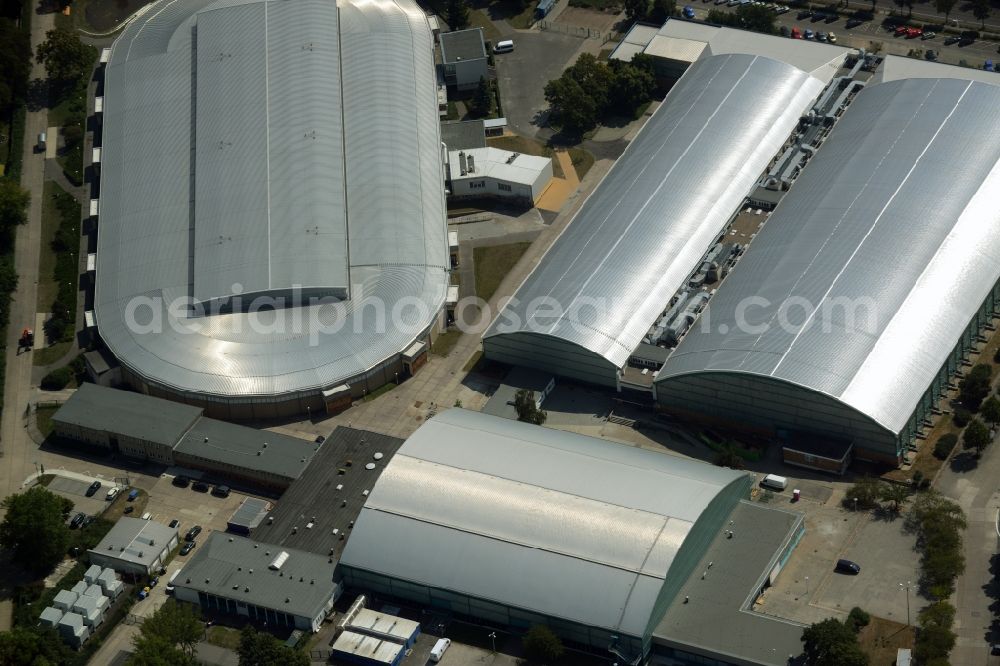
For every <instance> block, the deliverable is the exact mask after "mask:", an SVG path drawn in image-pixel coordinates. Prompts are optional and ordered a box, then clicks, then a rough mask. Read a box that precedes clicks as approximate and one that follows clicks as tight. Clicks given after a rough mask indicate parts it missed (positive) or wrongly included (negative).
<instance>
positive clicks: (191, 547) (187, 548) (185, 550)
mask: <svg viewBox="0 0 1000 666" xmlns="http://www.w3.org/2000/svg"><path fill="white" fill-rule="evenodd" d="M192 550H194V541H188V542H187V543H186V544H184V545H183V546H181V552H180V554H181V555H187V554H188V553H190V552H191V551H192Z"/></svg>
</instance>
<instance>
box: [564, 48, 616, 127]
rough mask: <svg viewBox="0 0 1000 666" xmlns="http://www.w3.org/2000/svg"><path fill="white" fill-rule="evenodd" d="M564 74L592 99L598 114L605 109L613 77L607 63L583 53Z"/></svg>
mask: <svg viewBox="0 0 1000 666" xmlns="http://www.w3.org/2000/svg"><path fill="white" fill-rule="evenodd" d="M565 74H566V75H568V76H569V77H570V78H571V79H573V80H574V81H576V82H577V83H579V84H580V88H582V89H583V91H584V92H585V93H586V94H587V96H588V97H590V98H591V99H592V100H594V108H595V110H596V111H597V114H598V116H600V115H603V114H604V112H605V111H607V109H608V102H609V98H608V95H609V94H610V93H611V80H612V77H613V75H612V73H611V68H610V67H608V65H607V64H605V63H603V62H601V61H600V60H598V59H597V57H596V56H594V54H592V53H583V54H581V55H580V57H579V58H577V59H576V62H575V63H573V65H572V66H571V67H570V68H569V69H567V70H566V72H565Z"/></svg>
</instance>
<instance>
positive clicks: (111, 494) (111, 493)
mask: <svg viewBox="0 0 1000 666" xmlns="http://www.w3.org/2000/svg"><path fill="white" fill-rule="evenodd" d="M120 492H121V490H120V489H118V488H112V489H111V490H109V491H108V494H107V495H105V496H104V499H106V500H108V501H109V502H110V501H111V500H113V499H114V498H116V497H118V493H120Z"/></svg>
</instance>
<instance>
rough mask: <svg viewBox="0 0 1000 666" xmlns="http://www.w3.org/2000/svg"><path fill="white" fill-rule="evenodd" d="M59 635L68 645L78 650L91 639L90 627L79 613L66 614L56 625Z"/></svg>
mask: <svg viewBox="0 0 1000 666" xmlns="http://www.w3.org/2000/svg"><path fill="white" fill-rule="evenodd" d="M56 628H57V630H58V631H59V635H60V636H61V637H62V639H63V641H65V642H66V643H67V644H68V645H70V646H72V647H75V648H78V647H80V646H81V645H83V643H84V641H86V640H87V639H88V638H90V627H88V626H87V625H86V624H85V623H84V621H83V618H82V617H81V616H80V615H78V614H77V613H66V614H65V615H63V616H62V617H61V618H60V619H59V622H58V624H57V625H56Z"/></svg>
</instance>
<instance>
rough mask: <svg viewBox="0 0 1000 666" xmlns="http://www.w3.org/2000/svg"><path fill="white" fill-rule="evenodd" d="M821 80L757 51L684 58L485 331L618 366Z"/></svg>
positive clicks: (719, 228) (696, 260) (698, 257)
mask: <svg viewBox="0 0 1000 666" xmlns="http://www.w3.org/2000/svg"><path fill="white" fill-rule="evenodd" d="M822 87H823V85H822V83H821V82H820V81H819V80H818V79H816V78H814V77H811V76H809V75H808V74H806V73H805V72H803V71H801V70H799V69H796V68H795V67H792V66H791V65H787V64H785V63H781V62H777V61H775V60H770V59H767V58H761V57H757V56H750V55H723V56H714V57H710V58H704V59H701V60H699V61H698V62H696V63H695V64H693V65H692V66H691V67H690V68H689V69H688V71H687V72H686V73H685V75H684V76H683V77H682V78H681V79H680V81H678V83H677V84H676V85H675V86H674V87H673V88H672V89H671V91H670V94H669V95H667V98H666V99H665V100H664V102H663V104H661V105H660V107H659V108H658V109H657V111H656V112H655V113H654V114H653V116H652V118H650V119H649V121H648V122H647V123H646V125H645V126H644V127H643V129H642V130H641V131H640V132H639V134H638V136H637V137H636V138H635V140H633V141H632V143H630V144H629V146H628V148H627V149H626V150H625V153H624V154H623V155H622V156H621V157H620V158H619V159H618V161H617V162H616V163H615V165H614V167H612V169H611V171H610V172H609V173H608V175H607V176H606V177H605V178H604V180H603V181H602V182H601V184H600V185H598V187H597V189H596V190H595V191H594V193H593V194H592V195H591V196H590V198H589V199H588V200H587V201H586V202H585V203H584V205H583V207H582V208H581V209H580V211H579V212H578V213H577V215H576V217H575V218H574V220H573V221H572V222H571V223H570V224H569V225H568V226H567V227H566V229H565V231H563V233H562V234H561V235H560V237H559V238H558V239H557V240H556V241H555V243H554V244H553V245H552V247H551V249H550V250H549V251H548V252H547V253H546V255H545V256H544V257H543V258H542V260H541V262H540V263H539V265H538V266H537V267H536V268H535V270H534V271H533V272H532V273H531V274H530V275H529V276H528V278H527V279H526V280H525V281H524V283H523V284H522V285H521V286H520V288H519V289H518V291H517V292H516V294H515V300H514V301H512V302H511V304H509V305H508V306H507V307H506V308H505V310H504V311H503V312H501V314H500V315H499V316H498V317H497V319H496V320H494V322H493V323H492V324H491V325H490V328H489V329H488V330H487V332H486V334H485V336H484V337H490V336H494V335H500V334H503V333H516V332H525V331H527V332H533V333H539V334H543V335H550V336H553V337H557V338H560V339H563V340H566V341H568V342H571V343H574V344H577V345H579V346H581V347H583V348H585V349H587V350H589V351H591V352H592V353H594V354H597V355H599V356H601V357H603V358H605V359H607V360H608V361H610V362H611V363H612V364H613V365H615V366H618V367H621V366H624V365H625V362H626V361H627V360H628V357H629V355H630V354H631V353H632V350H634V349H635V348H636V346H637V345H638V344H639V342H640V341H641V340H642V337H643V335H645V334H646V332H647V331H648V330H649V327H650V326H651V325H652V324H653V322H654V321H655V320H656V318H657V317H658V316H659V315H660V313H661V312H662V311H663V308H664V306H665V305H666V304H667V302H668V301H669V300H670V297H671V296H672V295H673V294H674V292H675V291H676V290H677V288H678V287H680V286H681V285H682V284H683V283H684V282H685V281H686V280H687V277H688V275H690V273H691V272H692V271H693V270H694V269H695V268H696V267H697V265H698V263H699V262H700V261H701V258H702V255H703V254H704V252H705V251H706V249H707V248H708V247H709V246H710V245H711V244H712V242H713V241H714V239H715V238H716V237H717V236H718V234H719V233H720V232H721V231H722V229H723V228H724V227H725V224H726V222H727V221H728V220H729V217H730V215H731V214H732V212H733V211H734V210H735V209H736V208H737V207H738V206H739V204H740V202H741V201H742V200H743V198H744V197H745V196H746V194H747V193H748V192H749V191H750V190H751V188H752V187H753V185H754V183H755V181H756V179H757V178H758V176H759V175H760V173H761V172H762V171H763V170H764V168H765V167H766V166H767V164H768V162H769V161H770V159H771V158H772V156H773V155H774V154H775V153H776V152H778V150H779V148H780V147H781V145H782V144H783V143H784V141H785V140H786V139H787V137H788V135H789V134H790V132H791V131H792V129H794V127H795V125H796V123H797V122H798V120H799V117H800V116H801V114H802V113H803V111H805V110H806V109H807V108H808V107H809V105H810V104H811V103H812V101H813V100H814V99H815V97H816V95H817V94H818V93H819V91H820V90H821V89H822ZM536 299H543V300H536ZM546 302H548V303H553V302H554V303H555V304H556V305H557V307H558V308H559V309H560V310H561V313H560V314H558V315H557V316H552V315H551V311H550V310H548V309H547V307H542V306H540V305H539V304H540V303H541V304H544V303H546ZM529 307H531V308H532V309H531V310H530V311H529Z"/></svg>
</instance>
